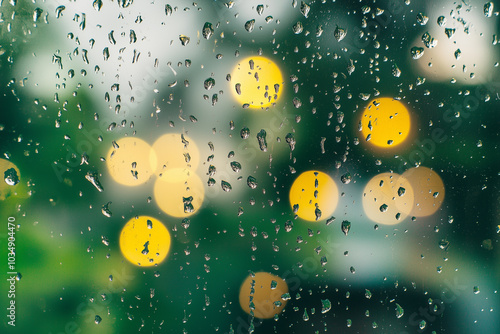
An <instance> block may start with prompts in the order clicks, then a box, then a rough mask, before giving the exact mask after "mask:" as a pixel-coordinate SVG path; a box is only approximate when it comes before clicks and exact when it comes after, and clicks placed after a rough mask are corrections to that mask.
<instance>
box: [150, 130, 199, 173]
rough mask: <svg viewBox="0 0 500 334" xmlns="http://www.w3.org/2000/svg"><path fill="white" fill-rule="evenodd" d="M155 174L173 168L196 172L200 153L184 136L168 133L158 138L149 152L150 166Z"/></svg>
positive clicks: (189, 139)
mask: <svg viewBox="0 0 500 334" xmlns="http://www.w3.org/2000/svg"><path fill="white" fill-rule="evenodd" d="M153 162H154V166H155V168H156V174H158V175H159V174H162V173H163V172H165V171H167V170H171V169H175V168H190V169H192V170H196V168H198V165H199V163H200V151H199V150H198V146H197V145H196V143H195V142H194V141H193V140H192V139H191V138H189V137H188V136H186V135H183V134H180V133H168V134H165V135H163V136H161V137H160V138H158V139H157V140H156V141H155V142H154V144H153V149H152V151H151V164H152V165H153Z"/></svg>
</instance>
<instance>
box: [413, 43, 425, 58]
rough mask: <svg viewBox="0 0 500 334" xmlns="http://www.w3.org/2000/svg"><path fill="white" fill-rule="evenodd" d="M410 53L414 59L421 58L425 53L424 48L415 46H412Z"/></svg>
mask: <svg viewBox="0 0 500 334" xmlns="http://www.w3.org/2000/svg"><path fill="white" fill-rule="evenodd" d="M410 53H411V57H412V58H413V59H415V60H416V59H419V58H421V57H422V56H423V55H424V48H421V47H418V46H414V47H412V48H411V50H410Z"/></svg>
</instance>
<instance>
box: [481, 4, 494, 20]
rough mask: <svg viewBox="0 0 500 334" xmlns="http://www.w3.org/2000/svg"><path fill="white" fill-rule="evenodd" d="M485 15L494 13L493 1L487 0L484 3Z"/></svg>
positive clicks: (488, 15)
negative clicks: (488, 0)
mask: <svg viewBox="0 0 500 334" xmlns="http://www.w3.org/2000/svg"><path fill="white" fill-rule="evenodd" d="M483 11H484V16H486V17H491V15H493V2H487V3H485V4H484V8H483Z"/></svg>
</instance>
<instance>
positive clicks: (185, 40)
mask: <svg viewBox="0 0 500 334" xmlns="http://www.w3.org/2000/svg"><path fill="white" fill-rule="evenodd" d="M179 40H180V41H181V44H182V46H186V45H188V44H189V41H190V40H191V39H190V38H189V37H187V36H186V35H179Z"/></svg>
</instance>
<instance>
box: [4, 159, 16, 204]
mask: <svg viewBox="0 0 500 334" xmlns="http://www.w3.org/2000/svg"><path fill="white" fill-rule="evenodd" d="M11 168H14V170H15V171H16V174H17V179H19V180H20V179H21V172H20V171H19V168H17V166H16V165H14V164H13V163H12V162H10V161H9V160H5V159H0V177H1V180H0V201H3V200H5V199H6V198H8V197H9V196H11V195H12V194H13V192H15V189H16V188H17V184H16V185H10V184H8V183H7V182H6V181H5V172H8V171H9V170H10V169H11ZM18 184H19V183H18Z"/></svg>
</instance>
